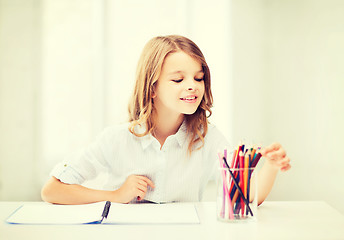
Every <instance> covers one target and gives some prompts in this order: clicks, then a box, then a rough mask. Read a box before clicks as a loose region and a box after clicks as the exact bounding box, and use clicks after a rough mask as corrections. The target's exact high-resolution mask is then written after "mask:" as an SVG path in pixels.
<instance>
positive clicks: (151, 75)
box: [128, 35, 213, 154]
mask: <svg viewBox="0 0 344 240" xmlns="http://www.w3.org/2000/svg"><path fill="white" fill-rule="evenodd" d="M176 51H183V52H185V53H186V54H188V55H189V56H191V57H192V58H194V59H195V60H197V61H199V62H200V63H201V65H202V70H203V72H204V78H203V81H204V86H205V91H204V96H203V99H202V101H201V103H200V105H199V106H198V108H197V110H196V111H195V113H193V114H191V115H185V116H184V118H185V120H186V121H185V122H186V127H187V132H188V134H190V137H191V138H190V142H189V146H188V152H189V153H190V154H191V152H192V150H193V149H194V146H195V144H196V143H198V142H202V145H201V146H200V147H199V148H201V147H202V146H203V145H204V137H205V135H206V134H207V130H208V119H207V118H208V117H210V115H211V113H212V112H211V109H210V108H211V107H212V104H213V96H212V93H211V88H210V72H209V67H208V64H207V63H206V61H205V58H204V56H203V54H202V52H201V50H200V49H199V48H198V46H197V45H196V44H195V43H194V42H193V41H191V40H190V39H188V38H186V37H183V36H178V35H169V36H158V37H155V38H153V39H151V40H150V41H149V42H148V43H147V44H146V45H145V47H144V49H143V52H142V54H141V57H140V59H139V62H138V66H137V71H136V83H135V88H134V92H133V95H132V98H131V100H130V102H129V108H128V110H129V121H130V125H129V131H130V132H131V133H132V134H134V135H135V136H138V137H142V136H145V135H147V134H149V133H152V131H154V128H155V123H154V114H155V110H154V105H153V100H152V96H153V92H154V91H153V89H154V85H155V84H156V82H157V81H158V79H159V77H160V73H161V69H162V65H163V63H164V60H165V58H166V56H167V55H168V54H170V53H173V52H176ZM207 112H208V113H209V114H208V116H207V114H206V113H207ZM141 124H146V130H145V132H143V133H137V132H135V127H136V126H137V125H141ZM199 148H197V149H199Z"/></svg>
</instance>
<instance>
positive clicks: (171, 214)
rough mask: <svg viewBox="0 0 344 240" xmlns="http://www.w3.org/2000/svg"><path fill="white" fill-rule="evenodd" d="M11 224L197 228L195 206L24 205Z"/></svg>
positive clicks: (197, 219) (10, 217) (8, 221)
mask: <svg viewBox="0 0 344 240" xmlns="http://www.w3.org/2000/svg"><path fill="white" fill-rule="evenodd" d="M6 222H7V223H11V224H99V223H103V224H104V223H105V224H198V223H199V218H198V215H197V211H196V208H195V206H194V204H191V203H168V204H151V203H144V204H119V203H110V202H99V203H92V204H85V205H55V204H48V203H43V204H30V203H28V204H24V205H22V206H21V207H19V208H18V209H17V210H15V211H14V212H13V213H12V214H11V215H10V216H9V217H8V218H7V219H6Z"/></svg>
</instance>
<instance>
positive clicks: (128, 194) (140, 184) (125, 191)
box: [116, 175, 155, 203]
mask: <svg viewBox="0 0 344 240" xmlns="http://www.w3.org/2000/svg"><path fill="white" fill-rule="evenodd" d="M148 186H149V187H151V188H154V187H155V186H154V183H153V182H152V181H151V180H150V179H149V178H147V177H145V176H139V175H130V176H129V177H128V178H127V179H126V180H125V182H124V183H123V185H122V186H121V187H120V188H119V189H118V190H117V191H116V192H117V193H118V197H119V199H120V202H122V203H129V202H130V201H131V200H133V199H134V198H137V200H139V201H141V200H143V199H144V197H145V195H146V192H147V189H148Z"/></svg>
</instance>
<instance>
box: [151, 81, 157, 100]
mask: <svg viewBox="0 0 344 240" xmlns="http://www.w3.org/2000/svg"><path fill="white" fill-rule="evenodd" d="M152 98H156V93H155V83H154V84H153V86H152Z"/></svg>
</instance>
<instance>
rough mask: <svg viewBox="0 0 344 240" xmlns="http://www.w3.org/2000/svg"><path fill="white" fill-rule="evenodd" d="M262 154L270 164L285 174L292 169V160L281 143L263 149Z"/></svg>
mask: <svg viewBox="0 0 344 240" xmlns="http://www.w3.org/2000/svg"><path fill="white" fill-rule="evenodd" d="M261 154H262V156H263V157H265V158H266V159H267V160H268V162H269V163H270V164H272V165H273V166H274V167H276V168H277V169H279V170H281V171H283V172H285V171H287V170H289V169H290V168H291V166H290V159H289V157H288V156H287V154H286V152H285V150H284V149H283V147H282V146H281V144H279V143H273V144H271V145H270V146H268V147H266V148H264V149H262V151H261Z"/></svg>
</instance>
